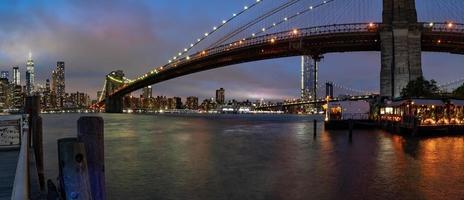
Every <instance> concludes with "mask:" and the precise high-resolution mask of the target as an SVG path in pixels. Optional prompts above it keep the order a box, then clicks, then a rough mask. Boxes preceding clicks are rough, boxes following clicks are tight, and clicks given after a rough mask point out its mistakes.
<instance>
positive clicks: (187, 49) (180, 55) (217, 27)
mask: <svg viewBox="0 0 464 200" xmlns="http://www.w3.org/2000/svg"><path fill="white" fill-rule="evenodd" d="M263 1H264V0H255V3H253V4H251V5H250V6H244V7H243V10H241V11H239V12H238V13H234V14H232V17H230V18H228V19H225V20H222V23H221V24H219V25H218V26H214V27H213V29H212V30H211V31H208V32H206V33H204V35H203V36H202V37H200V38H198V39H197V40H196V41H195V42H193V43H191V44H190V45H189V46H188V47H186V48H184V49H183V50H181V51H180V52H179V53H178V54H177V55H175V56H173V57H172V59H170V60H169V61H168V62H169V63H171V62H172V61H173V60H176V59H178V58H181V57H182V56H183V55H185V54H186V53H187V52H188V51H189V50H191V49H192V48H194V47H195V46H197V45H198V44H200V43H201V42H202V41H204V40H205V39H206V38H207V37H208V36H210V35H212V34H213V33H215V32H217V31H218V30H219V29H221V28H222V27H224V26H225V25H226V24H227V23H229V22H230V21H232V20H234V19H235V18H237V17H238V16H240V15H242V14H243V13H245V12H247V11H248V10H250V9H252V8H253V7H256V6H257V5H258V4H260V3H261V2H263Z"/></svg>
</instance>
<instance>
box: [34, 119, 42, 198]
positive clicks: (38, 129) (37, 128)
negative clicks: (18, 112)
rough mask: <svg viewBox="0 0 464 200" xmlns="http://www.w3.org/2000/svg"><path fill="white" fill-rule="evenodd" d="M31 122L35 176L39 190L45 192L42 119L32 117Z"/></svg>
mask: <svg viewBox="0 0 464 200" xmlns="http://www.w3.org/2000/svg"><path fill="white" fill-rule="evenodd" d="M32 120H33V121H34V127H33V129H34V136H33V140H34V143H33V146H34V154H35V160H36V168H37V174H38V176H39V184H40V190H41V191H45V175H44V158H43V129H42V117H40V116H33V117H32Z"/></svg>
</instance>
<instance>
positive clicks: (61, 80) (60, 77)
mask: <svg viewBox="0 0 464 200" xmlns="http://www.w3.org/2000/svg"><path fill="white" fill-rule="evenodd" d="M55 81H56V88H55V89H56V97H57V99H58V105H59V106H61V107H62V106H63V101H64V98H65V94H66V90H65V86H66V85H65V76H64V62H63V61H59V62H57V63H56V70H55Z"/></svg>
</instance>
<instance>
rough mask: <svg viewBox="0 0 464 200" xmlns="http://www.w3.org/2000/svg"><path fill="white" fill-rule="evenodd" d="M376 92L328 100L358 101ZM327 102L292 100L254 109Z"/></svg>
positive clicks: (373, 96)
mask: <svg viewBox="0 0 464 200" xmlns="http://www.w3.org/2000/svg"><path fill="white" fill-rule="evenodd" d="M378 96H379V95H378V94H366V95H359V96H348V97H340V98H333V99H331V100H329V102H340V101H359V100H369V99H374V98H376V97H378ZM324 103H327V100H325V99H319V100H315V101H314V100H308V101H301V100H298V101H292V102H285V103H282V104H279V103H278V104H271V105H264V106H259V107H257V108H256V109H258V110H264V109H271V108H279V107H289V106H301V105H309V104H324Z"/></svg>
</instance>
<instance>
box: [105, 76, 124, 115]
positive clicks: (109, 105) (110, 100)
mask: <svg viewBox="0 0 464 200" xmlns="http://www.w3.org/2000/svg"><path fill="white" fill-rule="evenodd" d="M124 77H125V76H124V72H123V71H122V70H118V71H113V72H111V73H109V74H108V75H106V85H105V94H104V95H105V112H107V113H122V111H123V97H122V96H121V97H118V96H110V95H111V94H113V93H114V92H115V91H116V90H118V89H119V88H120V87H122V86H123V85H124Z"/></svg>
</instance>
